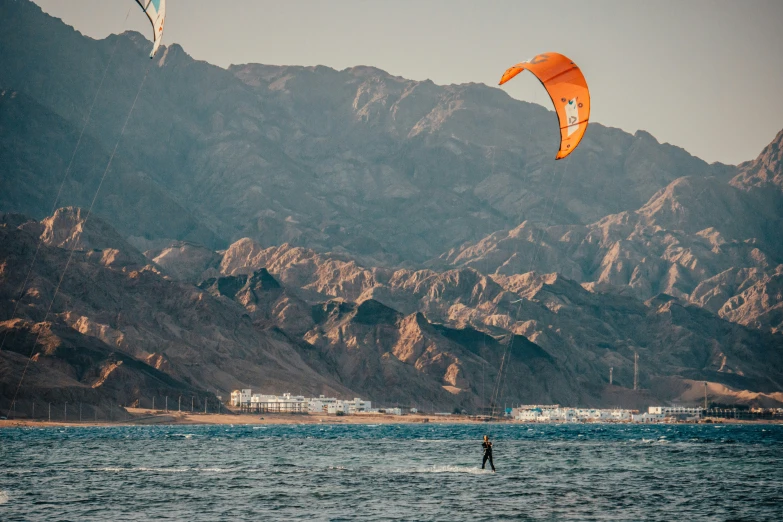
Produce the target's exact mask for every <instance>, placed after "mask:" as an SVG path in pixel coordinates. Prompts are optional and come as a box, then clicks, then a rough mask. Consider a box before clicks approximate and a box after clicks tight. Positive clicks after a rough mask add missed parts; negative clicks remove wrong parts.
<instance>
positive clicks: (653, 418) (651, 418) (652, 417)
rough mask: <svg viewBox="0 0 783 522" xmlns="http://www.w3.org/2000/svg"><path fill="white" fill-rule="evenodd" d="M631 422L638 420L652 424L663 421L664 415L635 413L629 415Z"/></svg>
mask: <svg viewBox="0 0 783 522" xmlns="http://www.w3.org/2000/svg"><path fill="white" fill-rule="evenodd" d="M631 420H632V421H633V422H639V423H642V424H653V423H658V422H664V421H665V420H666V416H665V415H664V414H663V413H650V412H647V413H637V414H634V415H632V416H631Z"/></svg>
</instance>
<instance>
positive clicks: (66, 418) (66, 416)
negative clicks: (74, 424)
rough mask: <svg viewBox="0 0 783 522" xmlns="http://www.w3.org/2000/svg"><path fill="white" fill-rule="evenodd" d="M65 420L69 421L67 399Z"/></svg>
mask: <svg viewBox="0 0 783 522" xmlns="http://www.w3.org/2000/svg"><path fill="white" fill-rule="evenodd" d="M65 422H68V401H65Z"/></svg>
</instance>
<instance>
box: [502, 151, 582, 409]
mask: <svg viewBox="0 0 783 522" xmlns="http://www.w3.org/2000/svg"><path fill="white" fill-rule="evenodd" d="M570 157H571V156H570V155H569V156H568V157H566V161H565V165H564V167H563V169H562V173H561V175H560V183H559V184H558V186H557V190H556V191H555V194H554V197H553V198H552V206H551V207H550V210H549V215H548V216H547V219H546V222H545V223H544V226H543V228H542V229H541V234H540V236H539V240H538V242H537V243H536V245H535V250H534V253H533V257H532V258H531V259H530V266H529V268H528V270H527V272H525V273H530V272H531V271H532V269H533V265H534V264H535V261H536V258H537V257H538V251H539V250H540V248H541V243H542V242H543V240H544V234H545V233H546V229H547V228H548V227H549V222H550V221H551V219H552V215H553V214H554V211H555V204H556V203H557V199H558V197H559V194H560V189H561V188H562V186H563V180H564V179H565V177H566V173H567V172H568V166H569V164H570V163H571V161H570ZM534 237H535V236H534ZM521 311H522V300H520V301H519V305H518V307H517V313H516V317H517V318H518V317H519V313H520V312H521ZM515 337H516V335H515V334H514V331H513V330H512V331H511V340H510V341H509V342H508V344H506V348H505V349H504V350H503V357H502V358H501V360H500V370H499V371H498V376H497V381H496V383H495V389H494V390H493V393H492V402H491V403H490V404H491V405H492V409H491V413H490V419H492V418H494V417H495V409H496V407H497V401H498V400H500V396H501V394H502V391H503V386H504V384H505V377H506V374H507V373H508V372H507V371H505V370H506V364H507V359H510V357H511V351H512V350H513V348H514V338H515Z"/></svg>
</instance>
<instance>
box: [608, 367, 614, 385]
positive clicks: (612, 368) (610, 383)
mask: <svg viewBox="0 0 783 522" xmlns="http://www.w3.org/2000/svg"><path fill="white" fill-rule="evenodd" d="M613 371H614V366H610V367H609V386H611V385H612V372H613Z"/></svg>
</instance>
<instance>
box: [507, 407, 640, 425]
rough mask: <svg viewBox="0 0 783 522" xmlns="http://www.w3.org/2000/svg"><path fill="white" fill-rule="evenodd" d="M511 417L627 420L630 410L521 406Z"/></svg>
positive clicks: (557, 419) (525, 419)
mask: <svg viewBox="0 0 783 522" xmlns="http://www.w3.org/2000/svg"><path fill="white" fill-rule="evenodd" d="M511 417H512V418H513V419H515V420H518V421H522V422H627V421H630V420H631V411H630V410H619V409H611V410H610V409H599V408H561V407H560V406H557V405H553V406H533V407H529V406H520V407H519V408H515V409H514V410H513V411H512V413H511Z"/></svg>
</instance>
